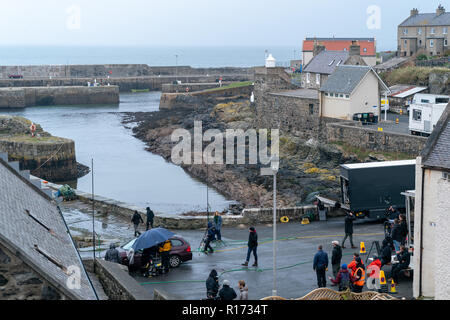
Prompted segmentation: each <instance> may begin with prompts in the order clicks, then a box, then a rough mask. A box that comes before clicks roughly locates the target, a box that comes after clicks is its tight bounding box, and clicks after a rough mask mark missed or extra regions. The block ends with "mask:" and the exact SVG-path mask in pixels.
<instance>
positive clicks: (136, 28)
mask: <svg viewBox="0 0 450 320" xmlns="http://www.w3.org/2000/svg"><path fill="white" fill-rule="evenodd" d="M439 3H442V4H443V5H444V6H446V7H447V9H448V10H450V1H448V0H446V1H443V0H439V1H434V0H421V1H419V0H315V1H311V0H309V1H304V0H274V1H270V0H14V1H10V0H3V1H1V2H0V28H1V30H2V33H1V36H0V45H1V46H10V45H30V46H36V45H44V46H47V45H52V46H131V45H133V46H300V47H301V42H302V40H303V39H304V38H305V37H307V36H308V37H314V36H317V37H332V36H335V37H376V39H377V49H378V50H390V49H393V50H395V49H396V35H397V33H396V29H397V25H398V24H400V23H401V22H402V21H403V20H405V19H406V18H407V17H408V16H409V13H410V10H411V9H412V8H413V7H416V8H418V9H419V11H420V12H435V10H436V8H437V6H438V4H439Z"/></svg>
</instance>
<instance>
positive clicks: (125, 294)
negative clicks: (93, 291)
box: [95, 259, 153, 300]
mask: <svg viewBox="0 0 450 320" xmlns="http://www.w3.org/2000/svg"><path fill="white" fill-rule="evenodd" d="M95 274H96V275H97V277H98V279H99V281H100V283H101V284H102V286H103V290H104V291H105V293H106V295H107V296H108V297H109V300H152V299H153V296H152V295H151V294H150V293H149V292H148V291H146V290H145V289H144V288H143V287H142V286H141V285H139V283H137V281H136V280H135V279H134V278H132V277H131V276H130V275H129V274H128V268H127V267H126V266H123V265H121V264H118V263H114V262H109V261H105V260H103V259H95Z"/></svg>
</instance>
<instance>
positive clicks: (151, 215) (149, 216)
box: [147, 207, 155, 230]
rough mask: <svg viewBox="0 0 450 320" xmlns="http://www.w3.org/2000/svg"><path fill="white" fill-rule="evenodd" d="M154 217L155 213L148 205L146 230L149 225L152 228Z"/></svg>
mask: <svg viewBox="0 0 450 320" xmlns="http://www.w3.org/2000/svg"><path fill="white" fill-rule="evenodd" d="M154 218H155V214H154V213H153V211H152V209H150V207H147V230H148V229H149V227H151V228H153V219H154Z"/></svg>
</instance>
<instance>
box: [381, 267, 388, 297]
mask: <svg viewBox="0 0 450 320" xmlns="http://www.w3.org/2000/svg"><path fill="white" fill-rule="evenodd" d="M380 288H381V292H383V293H387V292H388V286H387V282H386V276H385V275H384V271H383V270H380Z"/></svg>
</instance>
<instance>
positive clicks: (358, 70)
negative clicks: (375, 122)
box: [319, 65, 390, 120]
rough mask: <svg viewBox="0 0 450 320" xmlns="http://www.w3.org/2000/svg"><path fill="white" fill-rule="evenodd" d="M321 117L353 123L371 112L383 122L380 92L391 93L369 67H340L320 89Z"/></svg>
mask: <svg viewBox="0 0 450 320" xmlns="http://www.w3.org/2000/svg"><path fill="white" fill-rule="evenodd" d="M319 91H320V101H321V108H320V116H322V117H329V118H338V119H344V120H352V119H353V115H354V114H355V113H366V112H372V113H374V114H375V115H378V118H379V119H380V118H381V117H380V113H381V109H380V107H381V106H380V104H381V100H380V96H381V92H383V91H385V92H390V91H389V88H388V87H387V86H386V84H385V83H384V82H383V80H381V78H380V77H379V76H378V74H377V73H376V72H375V71H374V70H373V69H372V67H370V66H354V65H344V66H338V67H337V68H336V69H335V71H334V72H333V73H332V74H331V75H330V76H329V77H328V79H327V81H326V82H325V83H324V84H323V85H322V87H320V90H319Z"/></svg>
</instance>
